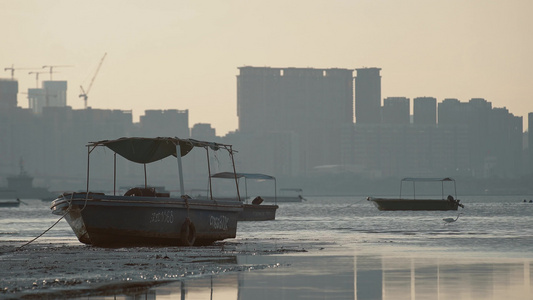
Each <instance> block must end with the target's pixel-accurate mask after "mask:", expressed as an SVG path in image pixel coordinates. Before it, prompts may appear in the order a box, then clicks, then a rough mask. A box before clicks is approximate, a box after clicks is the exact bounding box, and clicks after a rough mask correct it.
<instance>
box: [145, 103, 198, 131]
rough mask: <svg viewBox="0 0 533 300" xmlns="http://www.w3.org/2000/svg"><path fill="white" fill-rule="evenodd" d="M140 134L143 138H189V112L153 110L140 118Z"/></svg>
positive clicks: (147, 111)
mask: <svg viewBox="0 0 533 300" xmlns="http://www.w3.org/2000/svg"><path fill="white" fill-rule="evenodd" d="M139 119H140V120H139V121H140V122H139V123H140V125H141V132H140V133H141V134H142V135H143V136H145V137H154V136H172V137H174V136H176V137H179V138H189V136H190V132H189V110H188V109H185V110H177V109H167V110H161V109H153V110H145V111H144V115H143V116H140V118H139Z"/></svg>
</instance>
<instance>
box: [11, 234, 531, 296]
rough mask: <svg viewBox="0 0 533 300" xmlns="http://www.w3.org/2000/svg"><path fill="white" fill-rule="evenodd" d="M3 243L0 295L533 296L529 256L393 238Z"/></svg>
mask: <svg viewBox="0 0 533 300" xmlns="http://www.w3.org/2000/svg"><path fill="white" fill-rule="evenodd" d="M18 246H20V243H11V244H9V243H8V244H7V245H5V244H4V245H2V246H0V253H1V254H0V265H1V276H0V287H1V288H2V292H1V293H0V299H66V298H68V299H104V298H106V297H107V298H111V299H112V298H116V299H122V298H128V297H130V298H131V297H134V298H139V297H140V298H143V299H144V298H150V299H189V300H191V299H209V298H216V299H228V300H237V299H254V300H261V299H358V300H361V299H413V298H418V299H437V298H438V299H506V300H510V299H533V275H532V271H533V268H532V266H533V259H532V258H498V257H497V255H494V253H492V254H490V253H475V252H472V253H468V254H464V253H462V254H459V253H451V252H439V251H428V250H427V249H421V248H403V247H399V246H398V245H392V244H391V243H382V244H373V245H365V243H357V242H354V243H351V244H346V243H339V242H324V241H320V240H299V241H291V240H286V239H283V238H270V239H234V240H228V241H225V242H220V243H216V244H215V245H213V246H209V247H137V248H98V247H91V246H85V245H81V244H75V243H59V242H52V243H37V242H34V243H32V244H30V245H28V246H26V247H24V248H22V249H20V250H18V251H15V250H16V247H18Z"/></svg>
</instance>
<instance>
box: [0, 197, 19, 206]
mask: <svg viewBox="0 0 533 300" xmlns="http://www.w3.org/2000/svg"><path fill="white" fill-rule="evenodd" d="M19 206H20V199H19V198H17V199H14V200H11V199H9V200H3V199H2V200H0V207H19Z"/></svg>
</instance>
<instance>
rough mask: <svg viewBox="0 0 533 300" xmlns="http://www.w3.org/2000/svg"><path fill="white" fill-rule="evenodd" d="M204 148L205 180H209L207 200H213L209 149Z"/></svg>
mask: <svg viewBox="0 0 533 300" xmlns="http://www.w3.org/2000/svg"><path fill="white" fill-rule="evenodd" d="M204 148H205V155H206V156H207V175H208V176H207V178H209V182H208V183H209V198H210V199H211V200H213V184H212V183H211V162H210V159H209V147H204Z"/></svg>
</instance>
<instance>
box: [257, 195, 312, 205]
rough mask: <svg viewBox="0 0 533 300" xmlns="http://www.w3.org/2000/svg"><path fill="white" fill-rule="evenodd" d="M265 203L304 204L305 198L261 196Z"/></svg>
mask: <svg viewBox="0 0 533 300" xmlns="http://www.w3.org/2000/svg"><path fill="white" fill-rule="evenodd" d="M261 198H263V200H264V201H265V202H281V203H285V202H302V200H303V198H302V196H292V197H291V196H281V197H269V196H261Z"/></svg>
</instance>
